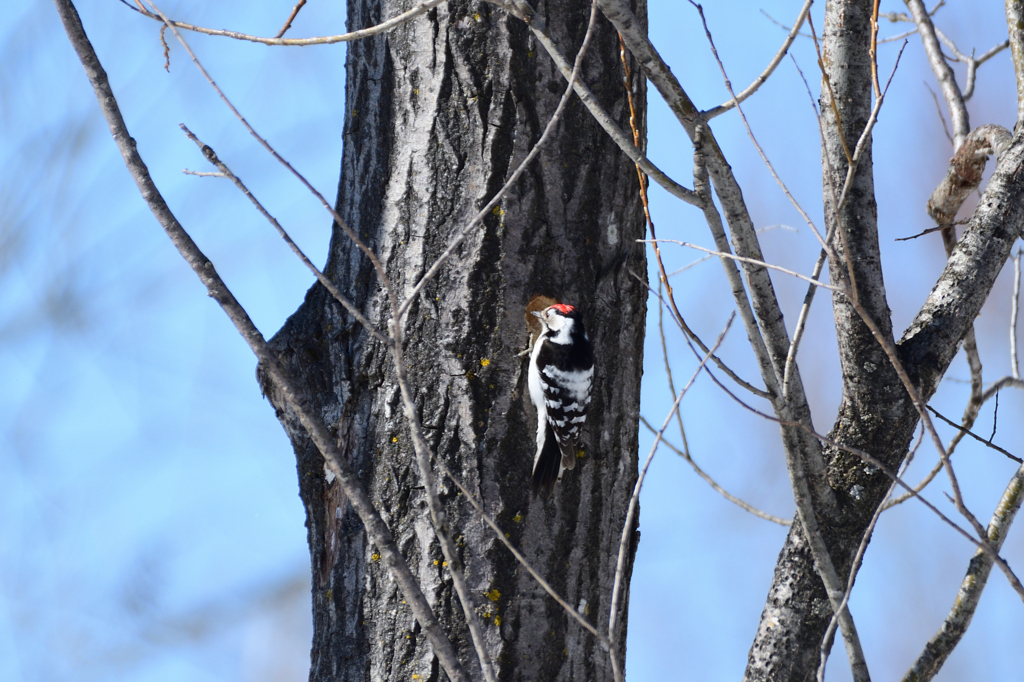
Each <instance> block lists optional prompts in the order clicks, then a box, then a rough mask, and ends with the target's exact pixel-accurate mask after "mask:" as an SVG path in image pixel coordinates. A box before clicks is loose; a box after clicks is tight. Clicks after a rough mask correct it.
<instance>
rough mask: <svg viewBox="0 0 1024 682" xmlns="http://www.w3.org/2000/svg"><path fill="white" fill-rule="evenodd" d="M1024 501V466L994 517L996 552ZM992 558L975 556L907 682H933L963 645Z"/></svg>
mask: <svg viewBox="0 0 1024 682" xmlns="http://www.w3.org/2000/svg"><path fill="white" fill-rule="evenodd" d="M1022 500H1024V465H1021V467H1020V468H1019V469H1017V472H1016V473H1015V474H1014V475H1013V478H1011V479H1010V483H1009V485H1007V486H1006V490H1005V491H1003V496H1002V498H1001V499H1000V500H999V504H998V506H996V510H995V512H994V513H993V514H992V520H991V521H989V524H988V541H989V544H990V545H991V546H992V548H993V549H994V550H995V551H997V552H998V551H999V549H1000V548H1001V547H1002V545H1003V541H1004V540H1005V539H1006V534H1007V531H1009V529H1010V524H1012V523H1013V520H1014V517H1015V516H1016V515H1017V511H1018V510H1019V509H1020V505H1021V501H1022ZM992 563H993V561H992V557H991V556H990V555H989V554H988V553H986V552H984V551H983V550H981V549H978V550H977V551H976V552H975V553H974V557H973V558H972V559H971V561H970V563H969V565H968V568H967V574H966V575H965V576H964V579H963V582H962V583H961V584H960V590H959V591H958V592H957V595H956V599H955V600H954V601H953V608H952V609H951V610H950V612H949V615H947V616H946V619H945V620H944V621H943V623H942V625H941V626H940V627H939V631H938V632H937V633H935V635H934V636H933V637H932V638H931V639H930V640H928V643H927V644H926V645H925V648H924V651H922V652H921V654H920V656H918V658H917V661H915V662H914V665H913V666H912V667H911V668H910V670H909V671H908V672H907V674H906V676H905V677H904V678H903V680H904V682H926V681H927V680H930V679H932V678H933V677H934V676H935V675H936V674H937V673H938V672H939V669H940V668H941V667H942V664H943V663H945V662H946V658H948V657H949V654H950V653H952V651H953V649H954V648H955V647H956V645H957V644H958V643H959V642H960V639H961V638H962V637H963V635H964V632H966V631H967V626H969V625H970V624H971V619H972V618H973V617H974V612H975V610H976V609H977V608H978V602H979V601H980V599H981V593H982V591H983V590H984V589H985V585H986V584H987V583H988V577H989V575H990V574H991V573H992Z"/></svg>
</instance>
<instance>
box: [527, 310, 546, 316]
mask: <svg viewBox="0 0 1024 682" xmlns="http://www.w3.org/2000/svg"><path fill="white" fill-rule="evenodd" d="M530 314H531V315H535V316H536V317H544V313H543V312H538V311H536V310H531V311H530Z"/></svg>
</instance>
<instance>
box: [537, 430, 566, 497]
mask: <svg viewBox="0 0 1024 682" xmlns="http://www.w3.org/2000/svg"><path fill="white" fill-rule="evenodd" d="M561 476H562V452H561V450H560V449H559V448H558V440H557V439H556V438H555V432H554V431H553V430H552V429H551V425H550V424H548V427H547V429H546V431H545V433H544V445H543V446H542V447H541V449H540V453H538V454H537V457H536V458H535V460H534V462H533V494H534V496H536V495H542V496H543V497H551V493H552V491H554V489H555V484H556V483H558V479H559V478H561Z"/></svg>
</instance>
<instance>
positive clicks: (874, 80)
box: [821, 0, 902, 675]
mask: <svg viewBox="0 0 1024 682" xmlns="http://www.w3.org/2000/svg"><path fill="white" fill-rule="evenodd" d="M900 51H901V52H902V50H900ZM869 54H870V56H871V85H872V87H874V89H875V97H876V98H879V97H881V96H882V91H881V89H879V87H878V0H875V4H874V7H873V8H872V9H871V51H870V52H869ZM824 668H825V666H824V665H822V671H821V675H824V674H825V673H824Z"/></svg>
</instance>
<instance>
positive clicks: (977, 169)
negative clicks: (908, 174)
mask: <svg viewBox="0 0 1024 682" xmlns="http://www.w3.org/2000/svg"><path fill="white" fill-rule="evenodd" d="M1009 145H1010V131H1008V130H1007V129H1006V128H1003V127H1002V126H997V125H983V126H978V127H977V128H975V129H974V130H972V131H971V132H970V133H969V134H968V135H967V137H966V138H965V139H964V143H963V144H962V145H960V148H959V149H958V150H957V151H956V154H954V155H953V158H952V159H950V161H949V169H948V170H947V171H946V177H944V178H943V179H942V182H941V183H939V186H938V187H936V188H935V191H934V192H932V196H931V197H930V198H929V199H928V215H930V216H931V217H932V219H934V220H935V222H936V223H938V224H939V225H949V224H950V223H952V222H953V219H954V218H955V217H956V213H957V211H959V210H960V207H961V206H963V203H964V200H966V199H967V195H969V194H970V193H971V192H973V191H974V190H975V189H977V188H978V185H980V184H981V176H982V173H984V172H985V163H986V162H987V161H988V157H989V155H990V154H991V155H994V156H995V157H996V159H998V158H999V156H1001V155H1002V153H1003V152H1005V151H1006V148H1007V147H1008V146H1009Z"/></svg>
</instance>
